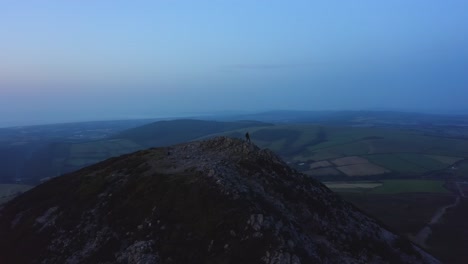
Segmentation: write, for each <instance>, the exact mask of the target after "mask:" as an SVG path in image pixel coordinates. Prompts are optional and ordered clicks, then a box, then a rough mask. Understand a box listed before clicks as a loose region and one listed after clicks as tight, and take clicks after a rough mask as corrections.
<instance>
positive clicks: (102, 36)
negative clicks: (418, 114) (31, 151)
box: [0, 0, 468, 126]
mask: <svg viewBox="0 0 468 264" xmlns="http://www.w3.org/2000/svg"><path fill="white" fill-rule="evenodd" d="M466 14H468V2H467V1H438V0H437V1H436V0H426V1H421V0H413V1H404V0H395V1H375V0H374V1H370V0H369V1H358V0H357V1H335V0H328V1H274V0H268V1H267V0H255V1H252V0H249V1H244V0H237V1H228V0H212V1H203V0H202V1H177V0H174V1H169V0H167V1H163V0H160V1H149V0H148V1H138V0H137V1H106V0H102V1H90V0H84V1H9V0H5V1H2V3H1V4H0V36H1V41H0V126H1V125H5V124H11V125H13V124H28V123H41V122H45V123H50V122H63V121H78V120H88V119H93V120H96V119H115V118H135V117H158V116H165V115H183V114H190V113H200V112H212V111H225V110H252V111H262V110H270V109H300V110H333V109H336V110H338V109H345V110H346V109H373V108H379V109H404V110H412V111H459V110H468V107H467V106H466V102H467V101H468V70H467V69H468V16H467V15H466Z"/></svg>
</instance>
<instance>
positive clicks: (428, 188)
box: [371, 180, 449, 194]
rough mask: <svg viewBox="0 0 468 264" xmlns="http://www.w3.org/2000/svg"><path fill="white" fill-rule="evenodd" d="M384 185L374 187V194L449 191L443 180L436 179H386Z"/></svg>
mask: <svg viewBox="0 0 468 264" xmlns="http://www.w3.org/2000/svg"><path fill="white" fill-rule="evenodd" d="M382 183H383V185H382V186H379V187H377V188H375V189H372V191H371V192H372V193H374V194H398V193H422V192H425V193H449V191H448V190H447V189H445V188H444V186H443V184H444V182H442V181H435V180H384V181H382Z"/></svg>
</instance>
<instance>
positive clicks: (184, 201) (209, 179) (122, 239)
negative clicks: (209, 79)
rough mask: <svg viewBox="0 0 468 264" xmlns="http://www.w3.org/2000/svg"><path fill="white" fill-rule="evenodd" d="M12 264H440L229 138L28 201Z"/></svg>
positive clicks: (1, 231) (13, 218)
mask: <svg viewBox="0 0 468 264" xmlns="http://www.w3.org/2000/svg"><path fill="white" fill-rule="evenodd" d="M26 252H27V254H26ZM0 262H1V263H278V264H286V263H289V264H291V263H294V264H298V263H438V261H437V260H435V259H434V258H432V257H431V256H429V255H428V254H426V253H425V252H423V251H421V250H420V249H418V248H417V247H415V246H413V245H412V244H411V243H410V242H408V241H407V240H405V239H403V238H401V237H399V236H397V235H395V234H392V233H391V232H389V231H388V230H386V229H385V228H383V227H382V226H380V225H379V224H378V223H377V222H376V221H375V220H373V219H371V218H369V217H368V216H366V215H364V214H363V213H361V212H360V211H359V210H357V209H355V207H353V206H351V205H350V204H348V203H346V202H344V201H343V200H342V199H340V198H339V197H338V196H337V195H335V194H334V193H333V192H331V191H330V190H329V189H327V188H326V187H325V186H324V185H322V184H321V183H319V182H317V181H315V180H313V179H311V178H309V177H308V176H306V175H304V174H301V173H298V172H297V171H295V170H293V169H291V168H290V167H288V166H287V165H286V164H285V163H284V162H283V161H281V159H279V158H278V157H277V156H276V155H275V154H274V153H273V152H271V151H268V150H261V149H259V148H258V147H256V146H255V145H250V144H247V143H245V142H243V141H241V140H238V139H230V138H225V137H218V138H214V139H210V140H206V141H197V142H192V143H186V144H181V145H176V146H171V147H165V148H155V149H149V150H146V151H140V152H136V153H133V154H130V155H125V156H122V157H119V158H113V159H110V160H107V161H104V162H101V163H99V164H96V165H94V166H91V167H88V168H85V169H82V170H80V171H78V172H76V173H72V174H69V175H65V176H62V177H57V178H55V179H52V180H50V181H48V182H46V183H44V184H42V185H40V186H38V187H36V188H34V189H32V190H30V191H28V192H26V193H25V194H23V195H21V196H19V197H17V198H16V199H14V200H13V201H10V202H9V203H7V204H6V205H5V206H4V207H3V208H2V209H0Z"/></svg>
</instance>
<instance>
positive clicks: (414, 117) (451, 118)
mask: <svg viewBox="0 0 468 264" xmlns="http://www.w3.org/2000/svg"><path fill="white" fill-rule="evenodd" d="M230 118H232V119H248V120H258V121H263V122H272V123H316V124H322V125H345V126H349V125H351V126H393V127H396V126H404V127H409V126H421V125H435V126H440V125H443V126H447V125H455V126H468V115H466V114H465V115H448V114H443V115H442V114H441V115H437V114H427V113H412V112H398V111H286V110H285V111H281V110H276V111H268V112H262V113H254V114H244V115H234V116H231V117H226V119H227V120H229V119H230Z"/></svg>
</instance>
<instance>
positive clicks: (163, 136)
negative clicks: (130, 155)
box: [114, 119, 272, 146]
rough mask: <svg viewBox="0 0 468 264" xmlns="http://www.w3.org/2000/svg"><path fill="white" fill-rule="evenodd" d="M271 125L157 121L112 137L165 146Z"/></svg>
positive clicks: (251, 122) (253, 122) (187, 120)
mask: <svg viewBox="0 0 468 264" xmlns="http://www.w3.org/2000/svg"><path fill="white" fill-rule="evenodd" d="M267 126H272V124H269V123H264V122H258V121H234V122H219V121H206V120H195V119H180V120H172V121H159V122H155V123H151V124H148V125H144V126H141V127H137V128H133V129H129V130H127V131H123V132H121V133H119V134H117V135H115V136H114V138H118V139H127V140H131V141H133V142H135V143H138V144H141V145H144V146H167V145H172V144H176V143H180V142H185V141H190V140H194V139H196V138H199V137H203V136H207V135H210V134H215V133H221V132H225V131H232V130H236V129H242V128H248V127H267Z"/></svg>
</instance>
